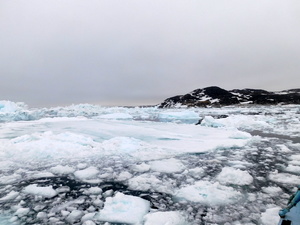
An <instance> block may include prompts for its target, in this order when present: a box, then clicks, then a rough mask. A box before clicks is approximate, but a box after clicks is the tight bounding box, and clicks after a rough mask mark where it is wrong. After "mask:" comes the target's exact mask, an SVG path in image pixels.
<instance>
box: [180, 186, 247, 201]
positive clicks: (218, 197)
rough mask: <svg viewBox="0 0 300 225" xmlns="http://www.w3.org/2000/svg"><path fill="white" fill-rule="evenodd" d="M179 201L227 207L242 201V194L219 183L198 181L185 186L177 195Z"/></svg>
mask: <svg viewBox="0 0 300 225" xmlns="http://www.w3.org/2000/svg"><path fill="white" fill-rule="evenodd" d="M175 197H176V199H178V200H179V201H182V200H188V201H192V202H200V203H202V204H205V205H227V204H232V203H234V202H237V201H239V200H240V199H241V197H242V195H241V193H240V192H238V191H236V190H234V189H233V188H232V187H227V186H223V185H221V184H220V183H218V182H215V183H211V182H209V181H198V182H196V183H195V184H194V185H190V186H185V187H183V188H181V189H179V190H178V191H177V192H176V193H175Z"/></svg>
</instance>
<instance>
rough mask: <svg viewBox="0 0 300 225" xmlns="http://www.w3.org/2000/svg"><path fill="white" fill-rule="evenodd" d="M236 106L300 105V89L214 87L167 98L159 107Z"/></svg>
mask: <svg viewBox="0 0 300 225" xmlns="http://www.w3.org/2000/svg"><path fill="white" fill-rule="evenodd" d="M236 104H262V105H267V104H271V105H276V104H300V89H290V90H284V91H281V92H269V91H265V90H261V89H233V90H229V91H227V90H225V89H222V88H220V87H216V86H212V87H206V88H203V89H196V90H194V91H192V92H190V93H188V94H185V95H177V96H174V97H171V98H167V99H166V100H165V101H163V102H162V103H161V104H159V107H160V108H171V107H207V106H214V107H216V106H227V105H236Z"/></svg>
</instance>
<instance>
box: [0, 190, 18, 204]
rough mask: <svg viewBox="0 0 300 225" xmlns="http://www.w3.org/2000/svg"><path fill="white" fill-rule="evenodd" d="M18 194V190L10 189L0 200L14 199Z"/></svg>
mask: <svg viewBox="0 0 300 225" xmlns="http://www.w3.org/2000/svg"><path fill="white" fill-rule="evenodd" d="M18 195H19V192H17V191H11V192H9V193H8V194H7V195H5V196H4V197H2V198H0V202H5V201H10V200H13V199H15V198H16V197H17V196H18Z"/></svg>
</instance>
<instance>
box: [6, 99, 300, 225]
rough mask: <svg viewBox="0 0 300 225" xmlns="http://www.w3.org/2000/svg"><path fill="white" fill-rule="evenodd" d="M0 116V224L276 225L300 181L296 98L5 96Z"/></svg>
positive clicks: (299, 114) (299, 108) (299, 119)
mask: <svg viewBox="0 0 300 225" xmlns="http://www.w3.org/2000/svg"><path fill="white" fill-rule="evenodd" d="M200 119H201V120H202V122H201V124H199V125H195V124H196V123H197V122H198V121H199V120H200ZM0 121H1V123H0V127H1V129H0V224H1V225H2V224H5V225H6V224H18V225H19V224H85V225H88V224H90V225H91V224H105V225H108V224H136V225H162V224H164V225H165V224H167V223H168V224H172V225H200V224H203V225H212V224H220V225H229V224H235V225H238V224H244V225H253V224H257V225H258V224H262V225H271V224H277V223H278V221H279V217H278V210H279V209H280V208H282V207H284V206H285V205H286V203H287V201H288V198H289V196H290V194H291V193H293V192H294V191H295V189H296V187H297V185H299V184H300V140H299V137H300V135H299V130H300V129H299V128H300V106H298V105H286V106H277V107H276V106H251V107H224V108H207V109H202V108H200V109H199V108H197V109H195V108H189V109H165V110H162V109H157V108H155V107H152V108H122V107H114V108H105V107H100V106H95V105H86V104H85V105H73V106H69V107H57V108H50V109H46V108H45V109H28V108H27V107H26V106H25V105H24V104H20V103H13V102H8V101H2V102H1V101H0Z"/></svg>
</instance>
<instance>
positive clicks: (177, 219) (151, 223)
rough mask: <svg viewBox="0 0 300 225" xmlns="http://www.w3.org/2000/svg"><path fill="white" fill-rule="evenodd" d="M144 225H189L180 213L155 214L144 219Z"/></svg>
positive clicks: (150, 214)
mask: <svg viewBox="0 0 300 225" xmlns="http://www.w3.org/2000/svg"><path fill="white" fill-rule="evenodd" d="M144 220H145V223H144V225H187V224H188V223H187V222H186V221H185V219H184V218H183V216H182V215H181V214H180V213H179V212H175V211H172V212H155V213H149V214H147V215H146V216H145V217H144Z"/></svg>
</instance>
